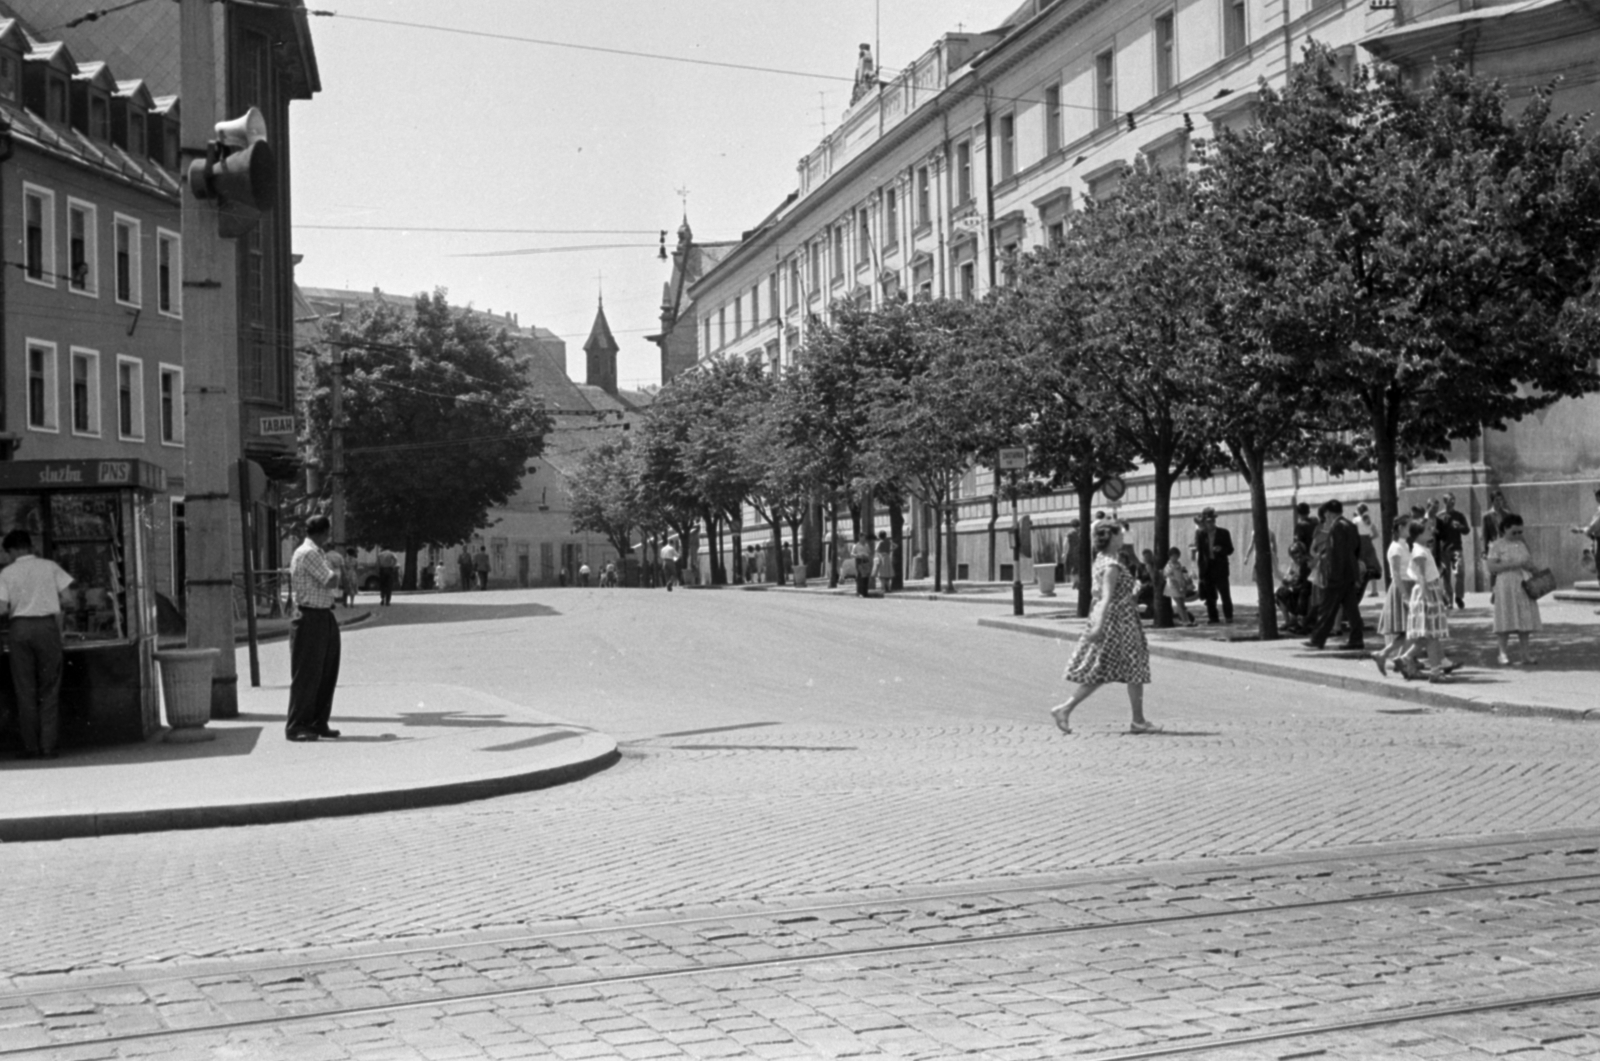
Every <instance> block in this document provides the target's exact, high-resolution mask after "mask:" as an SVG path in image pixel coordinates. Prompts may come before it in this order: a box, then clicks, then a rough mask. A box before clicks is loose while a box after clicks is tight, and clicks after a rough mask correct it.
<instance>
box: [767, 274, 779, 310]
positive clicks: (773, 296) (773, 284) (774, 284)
mask: <svg viewBox="0 0 1600 1061" xmlns="http://www.w3.org/2000/svg"><path fill="white" fill-rule="evenodd" d="M778 314H779V310H778V274H777V273H773V274H772V275H771V276H769V277H767V316H769V317H771V318H772V319H773V320H777V319H778Z"/></svg>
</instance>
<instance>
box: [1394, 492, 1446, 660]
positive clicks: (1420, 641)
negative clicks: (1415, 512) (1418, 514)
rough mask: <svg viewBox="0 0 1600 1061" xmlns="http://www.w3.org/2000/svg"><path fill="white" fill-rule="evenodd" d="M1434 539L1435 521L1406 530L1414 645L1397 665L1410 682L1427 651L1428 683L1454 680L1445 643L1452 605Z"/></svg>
mask: <svg viewBox="0 0 1600 1061" xmlns="http://www.w3.org/2000/svg"><path fill="white" fill-rule="evenodd" d="M1433 536H1434V524H1433V520H1431V519H1429V520H1420V519H1414V520H1412V521H1411V523H1410V525H1409V526H1408V527H1407V528H1406V541H1407V542H1408V543H1409V544H1410V545H1411V563H1410V565H1409V566H1408V567H1407V569H1406V578H1407V579H1409V580H1410V581H1411V582H1413V583H1415V584H1414V585H1413V586H1412V588H1411V603H1410V606H1409V607H1408V609H1407V611H1406V639H1407V640H1408V641H1410V643H1411V644H1410V647H1408V648H1407V649H1406V651H1405V654H1404V655H1402V656H1401V657H1400V658H1399V659H1398V660H1396V661H1395V666H1396V668H1398V669H1399V671H1400V673H1401V674H1402V675H1403V676H1405V677H1406V678H1407V679H1411V678H1417V677H1420V676H1421V670H1420V668H1419V665H1418V663H1417V657H1418V656H1420V655H1421V654H1422V652H1423V651H1424V650H1426V651H1427V653H1428V681H1430V682H1434V683H1440V682H1448V681H1450V680H1451V679H1450V675H1449V674H1448V673H1446V670H1447V668H1446V666H1445V661H1444V642H1445V641H1447V640H1449V638H1450V619H1449V615H1448V612H1449V609H1450V602H1449V600H1448V598H1446V597H1445V586H1444V578H1443V576H1441V574H1440V573H1439V564H1438V562H1437V561H1435V560H1434V558H1433Z"/></svg>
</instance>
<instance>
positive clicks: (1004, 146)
mask: <svg viewBox="0 0 1600 1061" xmlns="http://www.w3.org/2000/svg"><path fill="white" fill-rule="evenodd" d="M1016 173H1017V116H1016V115H1015V114H1002V115H1001V116H1000V179H1001V180H1003V181H1006V180H1010V179H1011V178H1012V177H1014V176H1016Z"/></svg>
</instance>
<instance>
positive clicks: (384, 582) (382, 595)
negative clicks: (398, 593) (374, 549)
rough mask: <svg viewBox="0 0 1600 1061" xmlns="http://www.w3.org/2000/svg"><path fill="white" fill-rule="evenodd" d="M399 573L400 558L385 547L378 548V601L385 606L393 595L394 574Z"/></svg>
mask: <svg viewBox="0 0 1600 1061" xmlns="http://www.w3.org/2000/svg"><path fill="white" fill-rule="evenodd" d="M399 574H400V558H399V557H397V556H395V555H394V553H392V552H390V551H389V550H388V549H387V548H381V547H380V548H379V549H378V603H379V604H381V605H383V607H385V608H387V607H388V606H389V598H390V597H392V596H394V584H395V581H396V576H397V575H399Z"/></svg>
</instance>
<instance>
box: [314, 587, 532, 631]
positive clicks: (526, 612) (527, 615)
mask: <svg viewBox="0 0 1600 1061" xmlns="http://www.w3.org/2000/svg"><path fill="white" fill-rule="evenodd" d="M360 607H361V608H362V609H363V610H366V611H370V612H371V613H372V620H371V621H370V622H366V623H362V624H360V625H357V626H351V627H349V628H348V629H346V630H344V631H343V632H344V635H345V636H346V637H353V636H355V635H356V634H358V633H361V632H363V631H366V630H372V629H376V628H378V627H384V626H417V625H420V624H423V623H480V622H492V621H494V620H496V619H544V618H548V617H551V616H556V615H560V614H561V613H560V612H558V611H556V610H555V609H554V608H552V607H550V606H549V605H547V604H528V603H524V604H491V603H487V602H486V603H483V604H479V603H478V598H475V597H472V596H470V595H467V594H460V595H459V596H458V597H455V598H451V597H450V596H449V595H448V594H446V595H445V599H441V600H438V601H433V600H429V601H427V602H426V603H417V602H415V601H407V602H406V603H405V604H404V605H402V606H401V607H398V608H396V607H393V606H391V607H388V608H385V607H383V606H382V605H378V604H373V605H371V606H370V607H369V606H367V605H365V604H363V605H361V606H360Z"/></svg>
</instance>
